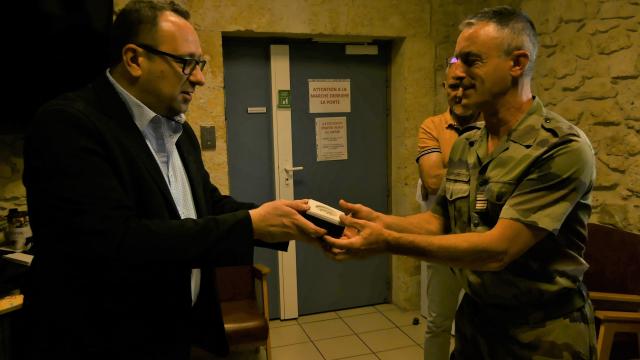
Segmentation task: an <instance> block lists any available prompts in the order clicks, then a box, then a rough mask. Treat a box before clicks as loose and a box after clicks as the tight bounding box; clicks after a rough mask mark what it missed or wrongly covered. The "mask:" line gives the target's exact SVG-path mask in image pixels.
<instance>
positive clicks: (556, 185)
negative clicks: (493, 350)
mask: <svg viewBox="0 0 640 360" xmlns="http://www.w3.org/2000/svg"><path fill="white" fill-rule="evenodd" d="M487 137H488V133H487V130H486V128H484V127H483V128H482V129H480V130H475V131H472V132H469V133H466V134H464V135H462V136H461V137H460V138H459V139H458V140H457V141H456V143H455V144H454V146H453V149H452V151H451V155H450V157H449V168H448V171H447V174H446V178H445V183H444V186H442V187H441V189H440V193H439V194H438V199H437V201H436V204H435V206H434V207H433V208H432V211H433V212H434V213H435V214H437V215H439V216H441V217H443V218H444V219H445V223H446V224H447V227H448V228H447V230H448V231H449V232H450V233H466V232H484V231H487V230H489V229H491V228H492V227H493V226H494V225H495V224H496V223H497V221H498V219H499V218H503V219H511V220H515V221H518V222H521V223H524V224H528V225H533V226H537V227H540V228H543V229H546V230H547V231H548V234H547V235H546V236H545V237H544V239H542V240H541V241H539V242H538V243H536V244H535V245H534V246H533V247H532V248H531V249H529V250H528V251H527V252H525V253H524V254H523V255H522V256H521V257H519V258H518V259H516V260H514V261H513V262H512V263H510V264H509V265H508V266H507V267H506V268H505V269H503V270H500V271H493V272H489V271H474V270H469V269H454V271H455V272H456V274H457V275H458V277H459V278H460V280H461V281H462V283H463V286H464V288H465V290H466V291H467V293H468V294H469V295H470V296H472V297H473V298H474V299H475V300H476V301H478V302H479V303H482V304H486V305H496V306H498V307H504V306H507V307H508V308H512V307H532V308H538V307H539V306H543V307H544V304H548V303H550V302H553V301H555V300H554V299H557V298H560V297H561V296H562V294H563V293H566V292H567V290H572V291H573V290H575V289H576V287H577V284H578V283H579V282H580V280H581V279H582V276H583V274H584V272H585V270H586V269H587V267H588V265H587V264H586V262H585V261H584V260H583V258H582V256H583V252H584V246H585V241H586V228H587V221H588V219H589V216H590V214H591V189H592V187H593V184H594V180H595V159H594V154H593V148H592V147H591V144H590V142H589V140H588V139H587V137H586V136H585V135H584V133H583V132H582V131H581V130H580V129H578V128H577V127H575V126H574V125H572V124H571V123H569V122H567V121H566V120H564V119H563V118H562V117H560V116H559V115H557V114H555V113H553V112H551V111H549V110H546V109H545V108H544V106H543V104H542V102H541V101H540V100H539V99H535V100H534V102H533V105H532V106H531V108H530V109H529V111H528V113H527V114H526V115H525V116H524V117H523V118H522V119H521V120H520V121H519V122H518V123H517V124H516V126H515V127H514V128H513V129H512V130H511V131H510V133H509V134H508V136H507V137H506V138H505V140H503V142H502V143H501V144H499V145H498V146H497V147H496V148H495V149H494V151H493V153H491V154H488V153H487Z"/></svg>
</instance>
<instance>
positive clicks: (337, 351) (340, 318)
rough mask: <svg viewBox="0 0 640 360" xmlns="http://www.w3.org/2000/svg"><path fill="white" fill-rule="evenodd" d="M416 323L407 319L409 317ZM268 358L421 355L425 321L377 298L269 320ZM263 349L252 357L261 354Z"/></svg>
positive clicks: (369, 359)
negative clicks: (370, 302) (346, 307)
mask: <svg viewBox="0 0 640 360" xmlns="http://www.w3.org/2000/svg"><path fill="white" fill-rule="evenodd" d="M416 317H417V318H418V319H419V320H420V323H419V324H418V325H412V322H413V319H414V318H416ZM269 327H270V331H271V353H272V358H273V359H272V360H334V359H348V360H422V359H423V354H422V346H423V341H424V330H425V321H424V318H423V317H421V316H420V314H419V312H418V311H403V310H400V309H399V308H398V307H396V306H395V305H391V304H383V305H377V306H367V307H362V308H356V309H349V310H342V311H335V312H328V313H321V314H314V315H308V316H301V317H300V318H298V319H296V320H288V321H280V320H274V321H271V323H270V326H269ZM264 358H265V356H264V351H262V352H261V353H259V354H258V355H257V359H264Z"/></svg>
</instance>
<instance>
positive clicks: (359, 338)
mask: <svg viewBox="0 0 640 360" xmlns="http://www.w3.org/2000/svg"><path fill="white" fill-rule="evenodd" d="M373 309H374V310H376V311H377V312H380V311H379V310H378V309H376V308H375V307H374V308H373ZM370 314H373V313H370ZM362 315H364V314H362ZM383 316H384V315H383ZM343 321H344V320H343ZM344 323H345V324H347V327H349V329H351V331H353V333H354V334H355V335H356V337H358V340H360V341H361V342H362V343H363V344H364V346H366V347H367V349H369V351H371V353H372V354H373V356H375V357H377V358H378V359H379V357H378V355H376V352H375V351H373V349H372V348H371V347H370V346H369V345H368V344H367V343H366V342H365V341H364V340H363V339H362V338H361V337H360V335H359V334H358V333H357V332H356V331H355V329H353V328H352V327H351V326H350V325H349V323H347V322H346V321H345V322H344ZM394 325H395V324H394Z"/></svg>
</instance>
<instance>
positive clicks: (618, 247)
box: [584, 223, 640, 295]
mask: <svg viewBox="0 0 640 360" xmlns="http://www.w3.org/2000/svg"><path fill="white" fill-rule="evenodd" d="M585 260H586V261H587V263H589V269H588V270H587V272H586V273H585V275H584V282H585V284H586V285H587V288H588V290H589V291H601V292H613V293H624V294H635V295H640V234H635V233H632V232H628V231H624V230H620V229H616V228H614V227H611V226H606V225H601V224H595V223H589V224H588V240H587V247H586V251H585Z"/></svg>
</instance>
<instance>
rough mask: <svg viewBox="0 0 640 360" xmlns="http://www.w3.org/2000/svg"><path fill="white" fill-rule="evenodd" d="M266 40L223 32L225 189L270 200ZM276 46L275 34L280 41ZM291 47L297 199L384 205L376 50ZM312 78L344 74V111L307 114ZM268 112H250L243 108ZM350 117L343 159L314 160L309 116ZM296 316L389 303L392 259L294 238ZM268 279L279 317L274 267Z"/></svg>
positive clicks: (382, 66) (381, 58)
mask: <svg viewBox="0 0 640 360" xmlns="http://www.w3.org/2000/svg"><path fill="white" fill-rule="evenodd" d="M272 43H274V41H273V40H271V41H269V40H264V39H254V40H247V39H238V38H224V39H223V55H224V68H225V94H226V115H227V127H228V128H227V134H228V139H227V140H228V151H229V176H230V179H229V180H230V190H231V194H232V195H233V196H234V197H236V198H238V199H241V200H247V201H255V202H262V201H267V200H270V199H273V197H274V190H273V189H274V183H273V182H274V180H273V164H274V162H273V157H272V149H273V146H272V141H273V140H272V138H273V137H272V129H271V121H270V119H271V111H272V109H271V108H270V104H271V92H270V83H269V44H272ZM280 43H282V41H280ZM286 43H288V44H289V46H290V71H291V93H292V98H291V104H292V105H291V110H292V138H293V159H294V164H295V166H302V167H304V170H302V171H298V172H296V173H295V175H294V187H295V198H313V199H316V200H318V201H322V202H324V203H326V204H329V205H332V206H336V207H337V202H338V199H339V197H344V198H345V199H347V200H350V201H353V202H362V203H364V204H367V205H369V206H372V207H374V208H375V209H378V210H381V211H387V203H388V181H387V172H388V167H387V65H388V49H387V48H386V46H384V44H382V45H381V46H380V47H379V49H380V51H379V55H360V56H353V55H345V50H344V49H345V47H344V45H343V44H318V43H312V42H310V41H294V40H288V41H287V42H286ZM309 79H350V83H351V112H349V113H332V114H326V113H325V114H310V113H309V100H308V99H309V94H308V80H309ZM258 106H266V107H267V112H266V113H262V114H249V113H248V112H247V108H248V107H258ZM331 116H345V117H346V118H347V136H348V159H347V160H335V161H320V162H319V161H316V145H315V119H316V118H317V117H331ZM296 255H297V263H296V265H297V271H298V274H297V276H298V304H299V313H300V314H301V315H303V314H310V313H316V312H322V311H329V310H337V309H344V308H350V307H355V306H363V305H369V304H377V303H383V302H386V301H387V300H388V298H389V293H390V291H389V288H390V257H389V256H388V255H379V256H375V257H371V258H368V259H364V260H357V261H350V262H342V263H338V262H335V261H333V260H331V259H328V258H327V257H326V256H325V255H324V254H322V253H321V252H320V251H319V250H318V248H317V247H314V246H310V245H308V244H305V243H302V242H298V244H297V254H296ZM255 257H256V261H257V262H263V263H265V264H267V266H269V267H271V268H272V269H273V270H277V259H276V255H275V253H274V252H271V251H267V250H261V249H257V251H256V256H255ZM273 275H274V276H271V280H270V282H269V286H270V297H271V299H270V300H271V307H270V311H271V315H272V317H277V314H279V305H278V299H277V295H278V291H277V287H276V286H277V285H278V284H277V273H275V274H273Z"/></svg>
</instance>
